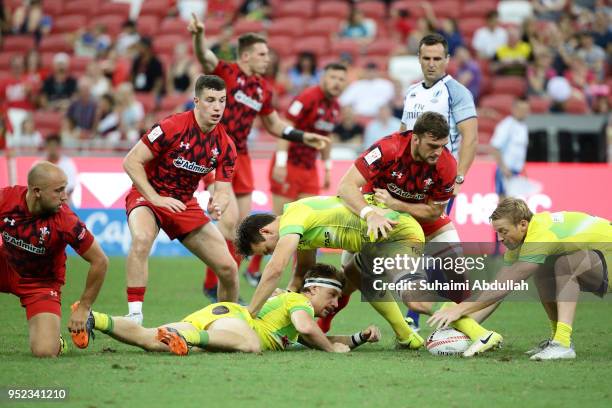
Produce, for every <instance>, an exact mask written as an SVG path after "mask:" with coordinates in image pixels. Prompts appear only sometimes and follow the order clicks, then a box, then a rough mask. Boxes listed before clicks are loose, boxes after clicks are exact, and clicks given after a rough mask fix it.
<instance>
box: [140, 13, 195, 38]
mask: <svg viewBox="0 0 612 408" xmlns="http://www.w3.org/2000/svg"><path fill="white" fill-rule="evenodd" d="M185 27H186V26H185V24H183V30H186V28H185ZM136 29H137V30H138V33H140V35H144V36H147V37H152V36H154V35H155V34H156V33H157V32H159V31H161V32H164V33H165V31H163V30H160V27H159V17H158V16H157V15H154V14H146V15H144V16H142V15H141V16H138V20H136Z"/></svg>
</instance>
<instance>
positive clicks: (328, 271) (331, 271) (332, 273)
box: [300, 263, 346, 292]
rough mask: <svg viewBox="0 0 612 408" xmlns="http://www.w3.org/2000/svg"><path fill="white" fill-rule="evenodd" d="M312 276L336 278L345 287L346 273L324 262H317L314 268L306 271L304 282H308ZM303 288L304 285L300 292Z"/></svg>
mask: <svg viewBox="0 0 612 408" xmlns="http://www.w3.org/2000/svg"><path fill="white" fill-rule="evenodd" d="M311 278H323V279H334V280H337V281H338V282H340V284H341V285H342V286H343V287H344V285H345V283H346V278H345V277H344V273H342V272H341V271H339V270H338V269H337V268H336V267H334V266H332V265H328V264H324V263H317V264H315V265H314V266H313V267H312V268H310V269H308V272H306V275H305V276H304V282H306V279H311ZM306 289H308V288H306ZM303 290H304V288H303V287H302V288H301V289H300V292H302V291H303Z"/></svg>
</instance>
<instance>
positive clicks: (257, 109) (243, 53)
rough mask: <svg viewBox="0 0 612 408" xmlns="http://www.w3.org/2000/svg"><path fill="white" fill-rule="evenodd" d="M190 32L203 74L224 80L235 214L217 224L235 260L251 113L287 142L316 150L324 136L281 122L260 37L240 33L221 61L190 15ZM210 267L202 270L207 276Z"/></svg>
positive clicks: (246, 209) (246, 200)
mask: <svg viewBox="0 0 612 408" xmlns="http://www.w3.org/2000/svg"><path fill="white" fill-rule="evenodd" d="M188 30H189V32H191V34H192V38H193V47H194V54H195V55H196V57H197V58H198V61H199V62H200V64H201V65H202V68H203V70H204V73H206V74H214V75H218V76H220V77H221V78H223V79H224V80H225V82H226V84H227V109H226V110H225V113H224V116H223V125H224V126H225V127H226V129H227V132H228V134H229V136H230V137H231V138H232V140H233V141H234V143H235V145H236V151H237V153H238V157H237V159H236V172H235V175H234V178H233V179H232V189H233V193H234V194H235V198H234V195H232V196H231V199H232V200H234V199H236V200H237V207H238V217H235V216H230V214H227V215H226V216H225V217H221V221H220V224H226V225H225V226H224V227H223V229H224V230H225V231H227V232H228V233H231V235H230V236H226V242H227V246H228V248H229V250H230V252H231V253H232V254H233V256H234V259H235V260H236V262H237V263H238V264H240V258H239V257H238V256H237V255H236V254H235V251H234V247H233V240H234V231H235V229H236V225H237V224H238V222H239V221H240V220H241V219H242V218H244V217H246V216H247V215H248V214H249V213H250V212H251V194H252V192H253V190H254V180H253V171H252V168H251V158H250V156H249V152H248V148H247V138H248V136H249V133H250V131H251V127H252V126H253V122H254V120H255V117H256V116H257V115H259V117H260V118H261V121H262V123H263V125H264V127H265V128H266V130H267V131H268V132H269V133H270V134H272V135H273V136H276V137H280V138H283V139H286V140H288V141H292V142H303V143H306V144H308V145H309V146H312V147H314V148H316V149H323V148H324V147H325V146H326V145H327V143H328V140H327V138H325V137H324V136H321V135H318V134H315V133H310V132H304V131H302V130H298V129H295V128H294V127H293V126H291V125H290V124H289V123H287V122H285V121H283V120H281V119H280V117H279V116H278V113H277V112H276V110H275V109H274V107H273V106H272V96H273V95H272V89H271V87H270V85H269V84H268V82H267V81H266V80H265V79H264V77H263V76H262V75H263V74H264V73H265V72H266V70H267V68H268V64H269V63H270V55H269V50H268V45H267V43H266V39H265V38H263V37H261V36H259V35H257V34H253V33H248V34H244V35H242V36H240V38H239V39H238V60H237V61H236V62H226V61H222V60H219V59H218V58H217V56H216V55H215V54H214V53H213V52H212V51H211V50H210V49H209V48H207V46H206V44H205V41H204V38H203V37H204V35H203V34H204V24H203V23H202V22H201V21H199V20H198V18H197V17H196V16H195V15H192V20H191V22H190V23H189V26H188ZM209 266H211V265H209ZM211 272H212V270H211V269H210V268H209V269H207V275H208V276H209V277H211ZM214 284H215V281H214V280H213V279H207V281H206V282H205V285H204V286H205V287H211V285H214Z"/></svg>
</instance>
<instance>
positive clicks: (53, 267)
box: [0, 161, 108, 357]
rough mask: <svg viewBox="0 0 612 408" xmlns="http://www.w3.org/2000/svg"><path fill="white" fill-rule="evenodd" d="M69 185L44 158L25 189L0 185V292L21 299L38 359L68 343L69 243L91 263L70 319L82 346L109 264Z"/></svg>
mask: <svg viewBox="0 0 612 408" xmlns="http://www.w3.org/2000/svg"><path fill="white" fill-rule="evenodd" d="M67 183H68V181H67V178H66V175H65V174H64V172H63V171H62V170H61V169H60V168H59V167H57V166H56V165H54V164H52V163H49V162H46V161H43V162H39V163H37V164H35V165H34V166H33V167H32V169H31V170H30V171H29V173H28V185H27V187H26V186H12V187H4V188H2V189H0V232H1V234H2V240H1V245H0V292H5V293H12V294H14V295H15V296H17V297H19V300H20V301H21V306H22V307H24V308H25V312H26V318H27V320H28V329H29V334H30V349H31V350H32V354H33V355H34V356H36V357H55V356H57V355H58V354H60V352H61V351H62V350H63V348H64V345H65V344H64V341H63V339H62V338H61V336H60V323H61V292H62V286H63V285H64V282H65V277H66V246H67V245H70V246H71V247H72V248H74V250H75V251H76V252H77V253H78V254H79V255H80V256H81V257H82V258H83V259H84V260H85V261H87V262H89V264H90V266H89V272H88V274H87V282H86V284H85V289H84V290H83V293H82V294H81V297H80V300H79V302H80V303H79V306H78V307H77V308H75V309H74V310H73V312H72V314H71V315H70V321H69V323H68V328H69V329H70V331H71V332H72V336H73V340H74V341H75V343H76V344H77V345H78V346H79V347H81V346H84V345H86V344H87V342H88V341H89V333H90V331H91V329H92V328H93V327H87V323H88V317H89V314H90V310H91V306H92V305H93V303H94V302H95V300H96V298H97V296H98V293H99V292H100V288H101V287H102V283H103V282H104V276H105V274H106V270H107V268H108V258H107V257H106V255H104V252H102V249H101V248H100V246H99V245H98V243H97V242H96V241H95V239H94V237H93V235H91V233H90V232H89V231H88V230H87V227H86V226H85V224H84V223H83V222H81V220H79V218H78V217H77V215H76V214H75V213H74V212H73V211H72V210H71V209H70V208H69V207H68V205H67V204H66V203H67V201H68V194H67V191H66V185H67Z"/></svg>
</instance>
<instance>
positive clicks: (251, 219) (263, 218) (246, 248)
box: [234, 213, 276, 257]
mask: <svg viewBox="0 0 612 408" xmlns="http://www.w3.org/2000/svg"><path fill="white" fill-rule="evenodd" d="M275 219H276V216H275V215H273V214H270V213H260V214H253V215H249V216H248V217H246V218H245V219H244V220H242V222H241V223H240V225H238V228H236V240H235V241H234V245H235V246H236V249H237V250H238V253H239V254H240V255H242V256H243V257H247V256H251V255H253V249H252V248H251V245H252V244H258V243H260V242H263V241H264V237H263V235H261V232H259V230H260V229H262V228H263V227H265V226H266V225H268V224H270V223H271V222H273V221H274V220H275Z"/></svg>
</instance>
